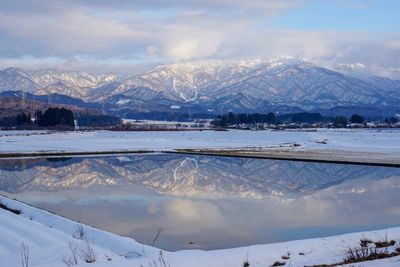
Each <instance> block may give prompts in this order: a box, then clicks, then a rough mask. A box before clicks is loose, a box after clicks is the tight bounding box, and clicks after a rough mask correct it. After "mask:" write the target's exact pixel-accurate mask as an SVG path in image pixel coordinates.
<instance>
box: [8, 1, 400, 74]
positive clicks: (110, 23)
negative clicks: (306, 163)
mask: <svg viewBox="0 0 400 267" xmlns="http://www.w3.org/2000/svg"><path fill="white" fill-rule="evenodd" d="M321 1H325V0H321ZM344 2H345V1H341V0H336V3H337V4H338V5H342V4H343V3H344ZM346 3H347V2H346ZM348 3H350V2H348ZM360 3H361V1H358V0H353V1H351V7H348V8H351V9H357V5H359V4H360ZM303 4H304V1H303V0H282V1H272V0H253V1H242V0H216V1H212V0H202V1H200V0H186V1H181V0H138V1H128V0H116V1H106V0H96V1H95V0H79V1H78V0H68V1H67V0H40V1H39V0H26V1H24V2H23V4H22V3H21V1H3V2H1V3H0V67H9V66H10V65H12V64H15V65H17V66H37V67H41V66H47V67H52V66H57V67H64V68H77V69H81V68H84V67H89V68H92V69H94V70H101V69H103V70H106V71H107V70H113V71H114V70H123V69H125V70H127V69H129V70H133V69H135V71H136V69H137V68H142V67H143V68H147V66H149V65H152V64H157V63H164V62H171V61H186V60H194V59H209V58H217V59H225V58H244V57H264V58H272V57H276V56H280V55H290V56H294V57H301V58H305V59H308V60H311V61H313V62H315V63H317V64H322V65H323V66H326V67H331V68H335V67H336V65H337V64H354V63H361V64H364V65H366V66H371V65H374V66H380V67H381V68H384V69H399V68H400V60H399V59H400V55H399V49H400V45H399V42H400V35H399V33H373V32H371V33H369V32H340V31H323V30H321V31H311V30H307V31H306V30H295V29H289V28H284V29H282V28H279V29H278V28H274V27H272V26H270V24H269V21H271V20H273V19H274V18H275V17H277V16H280V14H283V13H285V12H286V11H287V10H298V9H299V8H301V6H302V5H303Z"/></svg>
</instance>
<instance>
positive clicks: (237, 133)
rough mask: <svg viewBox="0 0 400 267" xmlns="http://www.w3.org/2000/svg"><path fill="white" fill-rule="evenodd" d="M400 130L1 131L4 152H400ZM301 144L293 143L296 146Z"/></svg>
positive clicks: (0, 150) (1, 145) (0, 146)
mask: <svg viewBox="0 0 400 267" xmlns="http://www.w3.org/2000/svg"><path fill="white" fill-rule="evenodd" d="M399 140H400V130H396V129H394V130H368V129H354V130H349V129H317V130H313V131H244V130H230V131H178V132H175V131H172V132H162V131H158V132H112V131H92V132H46V131H0V153H7V152H61V151H67V152H75V151H77V152H88V151H89V152H94V151H123V150H155V151H161V150H173V149H184V148H186V149H189V148H213V149H235V148H270V149H281V148H290V149H293V150H329V149H331V150H341V151H356V152H380V153H393V154H399V155H400V142H399ZM295 143H296V144H298V145H300V146H297V145H296V146H293V144H295Z"/></svg>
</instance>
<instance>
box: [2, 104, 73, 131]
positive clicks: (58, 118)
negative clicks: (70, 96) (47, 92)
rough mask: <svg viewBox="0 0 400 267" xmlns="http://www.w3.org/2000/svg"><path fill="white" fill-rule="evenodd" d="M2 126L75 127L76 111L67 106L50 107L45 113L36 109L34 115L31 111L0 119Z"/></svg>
mask: <svg viewBox="0 0 400 267" xmlns="http://www.w3.org/2000/svg"><path fill="white" fill-rule="evenodd" d="M0 126H2V127H22V128H32V127H33V128H34V127H55V126H62V127H67V128H73V127H74V126H75V118H74V113H73V112H72V111H71V110H69V109H66V108H58V107H55V108H48V109H47V110H46V111H45V112H44V113H43V112H42V111H40V110H38V111H36V112H35V113H34V114H33V116H32V115H31V114H30V113H25V112H21V113H19V114H17V115H16V116H14V117H4V118H1V120H0Z"/></svg>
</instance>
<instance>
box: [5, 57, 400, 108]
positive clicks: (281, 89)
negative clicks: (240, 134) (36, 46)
mask: <svg viewBox="0 0 400 267" xmlns="http://www.w3.org/2000/svg"><path fill="white" fill-rule="evenodd" d="M399 83H400V82H399V81H392V80H389V79H387V78H379V77H373V78H371V79H369V80H361V79H357V78H353V77H349V76H346V75H344V74H341V73H339V72H335V71H331V70H328V69H326V68H322V67H319V66H317V65H315V64H313V63H310V62H307V61H304V60H300V59H293V58H281V59H277V60H262V59H254V60H238V61H233V60H232V61H218V60H208V61H198V62H188V63H179V64H169V65H162V66H158V67H156V68H154V69H152V70H150V71H147V72H145V73H142V74H138V75H133V76H130V77H128V78H126V77H124V76H123V75H91V74H88V73H84V72H66V71H58V70H35V71H27V70H21V69H15V68H11V69H6V70H3V71H0V91H4V90H24V91H29V92H33V93H36V94H48V93H59V94H66V95H69V96H73V97H79V98H81V99H83V100H85V101H91V102H104V103H105V104H107V106H108V107H110V108H112V109H114V110H118V109H124V110H136V111H137V110H143V111H171V110H172V111H182V112H183V111H185V110H188V109H190V110H192V111H197V112H207V111H208V112H218V113H220V112H227V111H230V110H232V111H236V112H238V111H246V112H247V111H257V112H269V111H274V110H277V109H290V108H295V107H296V108H301V109H304V110H313V109H329V108H333V107H337V106H362V107H368V106H375V107H376V106H396V105H397V103H398V101H399V100H400V90H399Z"/></svg>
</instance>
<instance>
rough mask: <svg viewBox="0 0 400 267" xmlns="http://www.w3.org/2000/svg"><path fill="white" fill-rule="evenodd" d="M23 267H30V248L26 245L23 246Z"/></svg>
mask: <svg viewBox="0 0 400 267" xmlns="http://www.w3.org/2000/svg"><path fill="white" fill-rule="evenodd" d="M21 265H22V267H29V246H28V245H26V244H25V243H22V245H21Z"/></svg>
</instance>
